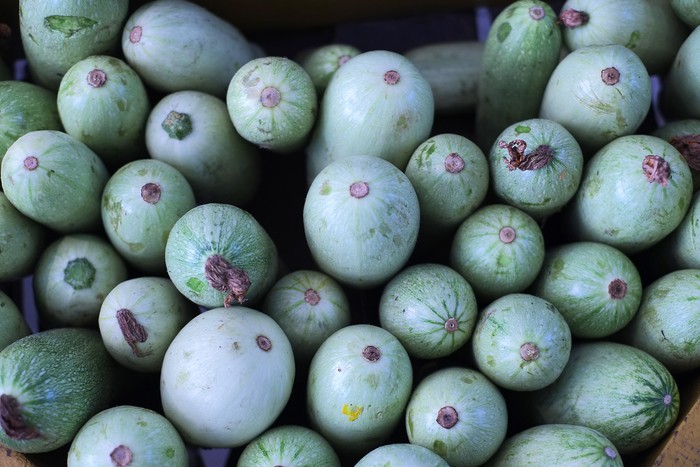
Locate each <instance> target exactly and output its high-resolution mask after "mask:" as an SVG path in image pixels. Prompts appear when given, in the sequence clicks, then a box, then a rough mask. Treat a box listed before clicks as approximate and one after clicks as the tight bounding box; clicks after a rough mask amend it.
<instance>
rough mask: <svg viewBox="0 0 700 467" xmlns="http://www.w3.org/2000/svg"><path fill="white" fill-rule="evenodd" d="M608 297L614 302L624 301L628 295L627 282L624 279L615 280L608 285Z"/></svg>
mask: <svg viewBox="0 0 700 467" xmlns="http://www.w3.org/2000/svg"><path fill="white" fill-rule="evenodd" d="M608 295H610V298H612V299H613V300H622V299H623V298H625V295H627V282H625V281H623V280H622V279H619V278H617V279H613V280H612V281H610V283H609V284H608Z"/></svg>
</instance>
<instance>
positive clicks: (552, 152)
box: [488, 118, 583, 220]
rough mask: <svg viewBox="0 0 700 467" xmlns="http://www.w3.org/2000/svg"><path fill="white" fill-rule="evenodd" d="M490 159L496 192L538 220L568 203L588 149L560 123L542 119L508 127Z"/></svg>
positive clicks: (491, 151)
mask: <svg viewBox="0 0 700 467" xmlns="http://www.w3.org/2000/svg"><path fill="white" fill-rule="evenodd" d="M488 161H489V173H490V187H491V189H492V191H493V192H494V193H495V195H496V196H497V197H499V198H500V200H501V201H502V202H504V203H507V204H510V205H511V206H515V207H517V208H519V209H521V210H523V211H525V212H526V213H528V214H530V215H531V216H532V217H533V218H535V219H537V220H542V219H544V218H546V217H548V216H550V215H552V214H554V213H556V212H557V211H560V210H561V209H563V208H564V207H565V206H566V204H567V203H568V202H569V200H571V198H573V196H574V194H576V191H577V190H578V187H579V185H580V183H581V176H582V173H583V152H582V151H581V146H580V145H579V144H578V142H577V141H576V139H574V137H573V136H572V135H571V133H569V131H568V130H567V129H566V128H564V127H563V126H562V125H560V124H559V123H557V122H555V121H552V120H547V119H542V118H533V119H529V120H522V121H519V122H516V123H513V124H512V125H510V126H508V127H507V128H506V129H504V130H503V131H502V132H501V133H500V134H499V135H498V138H496V141H495V142H494V144H493V145H492V146H491V150H490V151H489V154H488Z"/></svg>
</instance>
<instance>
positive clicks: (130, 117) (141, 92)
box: [57, 55, 151, 170]
mask: <svg viewBox="0 0 700 467" xmlns="http://www.w3.org/2000/svg"><path fill="white" fill-rule="evenodd" d="M57 106H58V113H59V115H60V117H61V123H62V124H63V128H64V129H65V132H66V133H68V134H69V135H71V136H73V137H74V138H76V139H77V140H80V141H82V142H83V143H85V144H86V145H87V146H88V147H89V148H90V149H92V150H93V151H95V153H96V154H97V155H98V156H100V158H102V160H103V161H104V162H105V164H107V166H108V167H109V168H110V169H112V170H114V169H116V168H118V167H120V166H122V165H123V164H125V163H126V162H130V161H132V160H134V159H136V158H137V157H139V154H142V153H143V152H144V150H145V143H144V129H145V126H146V119H147V118H148V114H149V112H150V109H151V105H150V102H149V99H148V92H147V91H146V86H145V85H144V84H143V81H142V80H141V78H140V77H139V75H138V74H137V73H136V71H135V70H134V69H133V68H131V67H130V66H129V65H128V64H127V63H126V62H125V61H124V60H122V59H119V58H116V57H112V56H110V55H91V56H89V57H86V58H84V59H82V60H80V61H78V62H76V63H74V64H73V65H72V66H71V67H70V68H69V69H68V71H66V74H65V75H64V76H63V78H62V79H61V84H60V85H59V87H58V98H57Z"/></svg>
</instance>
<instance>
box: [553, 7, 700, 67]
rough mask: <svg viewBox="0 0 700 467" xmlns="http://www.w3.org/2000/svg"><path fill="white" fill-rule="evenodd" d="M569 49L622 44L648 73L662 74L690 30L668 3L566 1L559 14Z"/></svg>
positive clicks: (563, 34) (563, 35)
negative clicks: (635, 55) (632, 53)
mask: <svg viewBox="0 0 700 467" xmlns="http://www.w3.org/2000/svg"><path fill="white" fill-rule="evenodd" d="M559 21H560V22H561V24H562V25H563V27H562V38H563V39H564V44H565V45H566V47H567V48H568V49H569V50H576V49H580V48H582V47H586V46H589V45H606V44H619V45H623V46H625V47H627V48H629V49H630V50H632V51H633V52H634V53H636V54H637V55H638V56H639V58H640V59H641V60H642V62H643V63H644V65H645V66H646V67H647V70H649V74H652V75H653V74H660V75H662V74H664V73H665V72H666V71H667V70H668V68H669V66H670V65H671V62H672V61H673V58H674V56H675V55H676V51H677V50H678V48H679V47H680V46H681V44H682V43H683V40H685V38H686V36H687V35H688V34H689V32H690V30H689V28H687V27H686V26H685V24H683V22H682V21H681V19H680V18H679V17H678V16H677V15H676V14H675V13H674V11H673V8H672V7H671V2H669V1H659V0H643V1H639V0H622V1H617V2H609V1H606V0H567V1H566V2H564V4H563V5H562V7H561V11H560V12H559Z"/></svg>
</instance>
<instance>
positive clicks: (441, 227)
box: [405, 133, 490, 242]
mask: <svg viewBox="0 0 700 467" xmlns="http://www.w3.org/2000/svg"><path fill="white" fill-rule="evenodd" d="M405 173H406V176H407V177H408V179H409V180H410V181H411V184H412V185H413V188H414V189H415V190H416V195H417V196H418V203H419V205H420V211H421V219H420V221H421V222H420V239H419V242H421V240H423V239H431V238H433V237H434V236H441V235H449V234H452V233H453V232H454V230H455V229H456V228H457V226H458V225H459V224H460V223H461V222H462V221H464V219H466V218H467V216H468V215H469V214H471V213H472V212H474V211H475V210H476V209H477V208H478V207H479V206H480V205H481V204H482V203H483V201H484V199H485V198H486V195H487V193H488V188H489V179H490V174H489V167H488V161H487V160H486V156H485V155H484V153H483V152H482V151H481V149H479V147H478V146H477V145H476V144H474V143H473V142H472V141H471V140H470V139H467V138H466V137H464V136H462V135H458V134H454V133H441V134H438V135H434V136H431V137H430V138H428V139H427V140H425V141H423V142H422V143H421V144H420V145H419V146H418V147H417V148H416V150H415V151H414V152H413V154H412V155H411V157H410V159H409V160H408V164H407V165H406V169H405Z"/></svg>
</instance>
